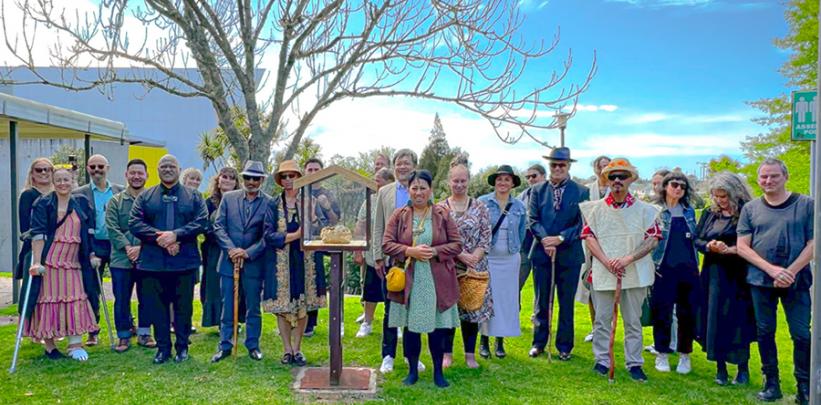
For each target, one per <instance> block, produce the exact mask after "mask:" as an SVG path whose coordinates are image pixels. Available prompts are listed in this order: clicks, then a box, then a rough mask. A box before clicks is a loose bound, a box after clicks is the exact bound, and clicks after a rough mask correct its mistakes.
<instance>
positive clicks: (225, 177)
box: [220, 174, 237, 180]
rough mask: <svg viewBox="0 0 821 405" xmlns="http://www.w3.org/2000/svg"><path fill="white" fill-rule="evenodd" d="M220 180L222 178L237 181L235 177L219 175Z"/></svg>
mask: <svg viewBox="0 0 821 405" xmlns="http://www.w3.org/2000/svg"><path fill="white" fill-rule="evenodd" d="M220 178H223V179H225V180H236V179H237V178H236V177H234V176H232V175H230V174H222V175H220Z"/></svg>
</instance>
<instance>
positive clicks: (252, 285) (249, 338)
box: [219, 273, 262, 351]
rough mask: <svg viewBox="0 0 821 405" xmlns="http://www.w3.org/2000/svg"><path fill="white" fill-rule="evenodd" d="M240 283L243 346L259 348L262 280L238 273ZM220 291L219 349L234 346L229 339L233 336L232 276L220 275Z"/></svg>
mask: <svg viewBox="0 0 821 405" xmlns="http://www.w3.org/2000/svg"><path fill="white" fill-rule="evenodd" d="M240 277H241V278H240V283H241V284H242V287H243V288H242V289H240V291H243V292H244V293H245V295H244V297H243V296H240V297H239V299H240V300H242V299H244V300H245V304H246V308H247V309H246V313H245V347H246V348H247V349H248V351H251V350H254V349H257V350H258V349H259V336H260V334H262V316H261V315H260V310H259V306H260V297H261V296H262V280H261V279H258V278H253V277H246V275H245V273H241V274H240ZM220 291H221V292H222V318H221V321H220V345H219V349H220V350H231V349H232V348H233V347H234V344H233V342H232V341H231V340H232V339H233V337H234V278H233V276H223V275H220Z"/></svg>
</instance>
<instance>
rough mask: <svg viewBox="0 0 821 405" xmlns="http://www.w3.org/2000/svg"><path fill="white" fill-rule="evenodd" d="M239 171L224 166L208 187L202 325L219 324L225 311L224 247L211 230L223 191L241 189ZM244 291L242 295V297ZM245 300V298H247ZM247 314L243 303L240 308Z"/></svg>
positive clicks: (201, 296)
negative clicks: (221, 266) (221, 269)
mask: <svg viewBox="0 0 821 405" xmlns="http://www.w3.org/2000/svg"><path fill="white" fill-rule="evenodd" d="M238 178H239V174H238V173H237V170H236V169H234V168H233V167H223V168H222V169H220V172H219V175H217V176H215V177H214V178H213V179H212V180H211V184H210V185H209V187H208V191H209V193H210V195H209V197H208V199H207V200H205V205H206V206H207V207H208V223H209V227H208V233H206V234H205V242H203V243H202V245H201V249H202V269H203V273H202V282H201V283H200V301H201V302H202V326H203V327H208V326H219V324H220V315H221V314H222V297H221V296H220V276H219V274H217V265H219V258H220V247H219V245H217V242H216V241H215V240H214V234H213V233H212V232H211V230H212V228H213V224H214V218H215V217H216V212H217V208H218V207H219V205H220V201H221V200H222V195H223V194H224V193H227V192H229V191H232V190H238V189H239V180H238ZM242 296H243V295H240V297H242ZM243 302H244V301H243ZM239 311H240V313H241V314H244V313H245V312H244V311H243V309H242V307H240V309H239Z"/></svg>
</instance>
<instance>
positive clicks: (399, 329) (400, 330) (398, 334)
mask: <svg viewBox="0 0 821 405" xmlns="http://www.w3.org/2000/svg"><path fill="white" fill-rule="evenodd" d="M396 338H397V339H402V328H396Z"/></svg>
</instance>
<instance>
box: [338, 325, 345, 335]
mask: <svg viewBox="0 0 821 405" xmlns="http://www.w3.org/2000/svg"><path fill="white" fill-rule="evenodd" d="M339 326H343V325H339ZM339 337H345V328H339Z"/></svg>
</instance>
